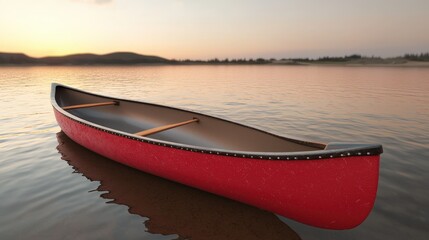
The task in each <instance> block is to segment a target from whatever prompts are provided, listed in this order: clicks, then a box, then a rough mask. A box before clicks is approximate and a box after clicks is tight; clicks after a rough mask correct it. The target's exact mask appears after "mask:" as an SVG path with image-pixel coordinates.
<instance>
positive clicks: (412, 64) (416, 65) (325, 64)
mask: <svg viewBox="0 0 429 240" xmlns="http://www.w3.org/2000/svg"><path fill="white" fill-rule="evenodd" d="M198 65H200V66H302V67H307V66H317V67H413V68H426V67H429V62H418V61H407V62H403V63H365V62H363V63H354V62H293V63H275V62H272V63H263V64H257V63H240V64H234V63H201V62H199V63H189V62H188V63H138V64H0V67H74V66H76V67H91V66H109V67H112V66H114V67H130V66H198Z"/></svg>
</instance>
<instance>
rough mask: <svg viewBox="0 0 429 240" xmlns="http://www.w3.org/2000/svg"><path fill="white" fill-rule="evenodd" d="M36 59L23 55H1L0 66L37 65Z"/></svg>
mask: <svg viewBox="0 0 429 240" xmlns="http://www.w3.org/2000/svg"><path fill="white" fill-rule="evenodd" d="M35 63H37V59H36V58H32V57H29V56H27V55H25V54H23V53H1V52H0V64H35Z"/></svg>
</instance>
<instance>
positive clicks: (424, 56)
mask: <svg viewBox="0 0 429 240" xmlns="http://www.w3.org/2000/svg"><path fill="white" fill-rule="evenodd" d="M364 59H369V60H380V61H381V60H383V58H382V57H377V56H370V57H368V56H362V55H360V54H351V55H346V56H342V57H330V56H324V57H319V58H280V59H276V58H268V59H266V58H233V59H229V58H225V59H218V58H213V59H208V60H191V59H181V60H176V59H173V60H172V62H173V63H184V64H187V63H188V64H268V63H276V62H279V63H291V64H293V63H300V62H302V63H317V62H350V61H356V60H364ZM389 59H403V60H409V61H429V52H428V53H420V54H405V55H403V56H398V57H394V58H389Z"/></svg>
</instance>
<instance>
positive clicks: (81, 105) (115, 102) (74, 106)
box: [63, 101, 119, 110]
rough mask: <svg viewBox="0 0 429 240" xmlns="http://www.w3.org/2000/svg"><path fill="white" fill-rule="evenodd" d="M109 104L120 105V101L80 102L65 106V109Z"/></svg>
mask: <svg viewBox="0 0 429 240" xmlns="http://www.w3.org/2000/svg"><path fill="white" fill-rule="evenodd" d="M108 105H119V102H118V101H110V102H100V103H87V104H78V105H71V106H66V107H63V109H64V110H71V109H78V108H89V107H100V106H108Z"/></svg>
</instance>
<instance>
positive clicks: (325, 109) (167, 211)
mask: <svg viewBox="0 0 429 240" xmlns="http://www.w3.org/2000/svg"><path fill="white" fill-rule="evenodd" d="M51 82H58V83H63V84H67V85H70V86H73V87H77V88H81V89H84V90H87V91H93V92H98V93H101V94H105V95H111V96H117V97H122V98H129V99H134V100H141V101H148V102H155V103H159V104H165V105H170V106H175V107H180V108H187V109H191V110H196V111H199V112H204V113H208V114H211V115H216V116H220V117H226V118H228V119H231V120H235V121H238V122H242V123H245V124H248V125H252V126H257V127H259V128H262V129H265V130H268V131H271V132H274V133H277V134H280V135H285V136H289V137H294V138H298V139H304V140H305V139H307V140H311V141H317V142H325V143H327V142H331V141H355V142H374V143H381V144H383V147H384V151H385V152H384V154H383V155H382V160H381V169H380V182H379V191H378V194H377V200H376V203H375V207H374V209H373V211H372V213H371V214H370V216H369V217H368V218H367V220H366V221H365V222H364V223H363V224H362V225H360V226H359V227H357V228H355V229H352V230H344V231H332V230H322V229H318V228H314V227H310V226H306V225H303V224H300V223H297V222H294V221H292V220H289V219H286V218H284V217H280V216H276V215H274V214H272V213H269V212H266V211H262V210H259V209H257V208H254V207H250V206H247V205H245V204H241V203H237V202H235V201H231V200H228V199H225V198H221V197H218V196H214V195H212V194H208V193H205V192H202V191H199V190H195V189H192V188H189V187H186V186H182V185H180V184H176V183H173V182H170V181H166V180H163V179H160V178H158V177H154V176H151V175H148V174H145V173H142V172H138V171H135V170H133V169H130V168H128V167H124V166H122V165H120V164H117V163H114V162H112V161H110V160H107V159H105V158H103V157H100V156H98V155H96V154H94V153H92V152H90V151H87V150H86V149H84V148H82V147H81V146H79V145H77V144H75V143H74V142H73V141H71V140H70V139H69V138H68V137H67V136H66V135H64V134H63V133H62V132H61V130H60V128H59V127H58V126H57V124H56V121H55V118H54V116H53V112H52V107H51V105H50V99H49V92H50V84H51ZM0 86H1V87H0V97H1V101H0V156H1V157H0V239H189V238H190V239H427V237H428V236H429V227H428V226H429V187H428V183H429V68H382V67H302V66H135V67H111V66H109V67H107V66H104V67H103V66H100V67H0Z"/></svg>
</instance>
